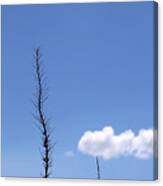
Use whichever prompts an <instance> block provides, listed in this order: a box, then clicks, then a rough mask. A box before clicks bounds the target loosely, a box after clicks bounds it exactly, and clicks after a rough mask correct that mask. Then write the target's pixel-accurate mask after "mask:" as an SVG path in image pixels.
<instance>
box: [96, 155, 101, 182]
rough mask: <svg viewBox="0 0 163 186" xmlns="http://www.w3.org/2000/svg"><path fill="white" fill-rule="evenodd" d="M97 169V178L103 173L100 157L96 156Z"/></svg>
mask: <svg viewBox="0 0 163 186" xmlns="http://www.w3.org/2000/svg"><path fill="white" fill-rule="evenodd" d="M96 170H97V179H98V180H100V179H101V174H100V164H99V158H98V157H97V156H96Z"/></svg>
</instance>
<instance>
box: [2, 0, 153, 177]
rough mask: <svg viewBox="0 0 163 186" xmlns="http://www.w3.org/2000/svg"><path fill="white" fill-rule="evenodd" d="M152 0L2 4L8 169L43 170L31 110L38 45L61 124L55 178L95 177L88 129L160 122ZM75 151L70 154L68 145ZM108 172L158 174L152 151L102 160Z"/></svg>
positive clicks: (54, 118)
mask: <svg viewBox="0 0 163 186" xmlns="http://www.w3.org/2000/svg"><path fill="white" fill-rule="evenodd" d="M153 6H154V4H153V2H144V3H143V2H137V3H100V4H62V5H61V4H58V5H21V6H20V5H14V6H3V7H2V96H3V97H2V98H3V99H2V108H3V109H2V117H3V118H2V174H3V176H23V177H29V176H30V177H39V176H40V174H41V172H42V164H41V163H42V162H41V157H40V153H39V146H41V145H40V136H39V131H38V129H37V128H36V127H35V121H34V119H33V117H32V113H34V112H35V110H34V108H33V106H32V104H31V99H32V98H33V93H34V91H35V82H34V79H33V67H32V64H33V56H32V55H33V49H34V48H36V47H37V46H39V47H40V48H41V52H42V54H43V63H44V65H45V72H46V76H47V84H48V87H49V100H48V102H47V107H46V108H47V110H46V111H47V115H49V116H50V117H51V125H52V126H55V131H54V141H55V142H57V145H56V146H55V149H54V153H53V159H54V170H53V174H52V176H53V177H59V178H60V177H62V178H96V169H95V160H94V158H92V157H91V156H88V155H84V154H82V153H81V152H80V151H79V150H78V142H79V140H80V137H81V136H82V135H83V133H84V132H85V131H87V130H92V131H93V130H101V129H102V128H103V127H104V126H107V125H110V126H112V127H113V128H114V130H115V132H116V133H117V134H118V133H121V132H123V131H125V130H127V129H132V130H133V131H134V132H135V133H138V131H139V130H140V129H142V128H147V129H148V128H153ZM67 151H70V152H72V154H73V156H71V157H70V156H67V155H66V154H67V153H66V152H67ZM100 164H101V174H102V178H103V179H140V180H147V179H149V180H151V179H153V158H152V157H151V158H150V159H148V160H141V159H136V158H134V157H120V158H116V159H111V160H102V159H101V160H100Z"/></svg>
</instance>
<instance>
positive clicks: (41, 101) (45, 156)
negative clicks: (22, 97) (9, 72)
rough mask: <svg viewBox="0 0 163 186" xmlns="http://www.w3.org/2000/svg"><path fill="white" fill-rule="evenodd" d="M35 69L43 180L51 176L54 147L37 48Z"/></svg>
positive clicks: (39, 54) (35, 102) (35, 51)
mask: <svg viewBox="0 0 163 186" xmlns="http://www.w3.org/2000/svg"><path fill="white" fill-rule="evenodd" d="M34 68H35V79H36V95H35V101H34V105H35V107H36V115H35V116H34V117H35V119H37V121H38V124H39V125H38V126H39V129H40V131H41V133H40V134H41V139H42V146H41V147H42V148H41V155H42V161H43V169H44V173H43V178H48V177H49V176H50V174H51V173H50V167H51V166H52V158H51V151H52V148H53V145H52V143H51V132H52V131H51V129H50V126H49V120H48V119H47V117H46V114H45V111H44V106H45V101H46V100H47V98H48V95H47V87H46V83H45V76H44V73H43V70H44V69H43V65H42V61H41V53H40V49H39V48H36V49H35V50H34Z"/></svg>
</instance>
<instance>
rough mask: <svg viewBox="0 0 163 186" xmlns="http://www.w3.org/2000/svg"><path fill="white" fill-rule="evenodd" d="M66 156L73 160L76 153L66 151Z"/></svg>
mask: <svg viewBox="0 0 163 186" xmlns="http://www.w3.org/2000/svg"><path fill="white" fill-rule="evenodd" d="M65 156H67V157H69V158H72V157H74V152H73V151H66V152H65Z"/></svg>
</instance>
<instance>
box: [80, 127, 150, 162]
mask: <svg viewBox="0 0 163 186" xmlns="http://www.w3.org/2000/svg"><path fill="white" fill-rule="evenodd" d="M78 148H79V150H80V151H81V152H83V153H85V154H89V155H92V156H99V157H102V158H103V159H111V158H115V157H119V156H129V155H130V156H134V157H136V158H140V159H148V158H149V157H150V156H151V155H152V154H153V130H152V129H141V130H140V131H139V133H138V134H137V135H136V134H135V133H134V132H133V131H132V130H126V131H124V132H122V133H120V134H118V135H117V134H115V133H114V129H113V128H112V127H110V126H106V127H104V128H103V129H102V130H101V131H93V132H92V131H86V132H85V133H84V134H83V136H82V137H81V139H80V141H79V143H78Z"/></svg>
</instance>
